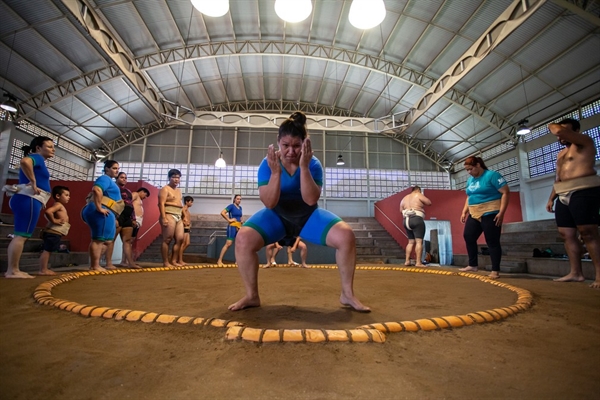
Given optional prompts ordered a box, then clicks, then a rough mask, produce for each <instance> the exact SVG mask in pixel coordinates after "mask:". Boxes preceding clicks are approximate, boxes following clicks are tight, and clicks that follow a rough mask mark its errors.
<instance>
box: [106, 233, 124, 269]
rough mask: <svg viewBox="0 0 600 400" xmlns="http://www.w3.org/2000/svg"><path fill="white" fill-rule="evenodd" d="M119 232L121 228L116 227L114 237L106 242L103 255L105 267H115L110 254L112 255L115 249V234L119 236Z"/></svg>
mask: <svg viewBox="0 0 600 400" xmlns="http://www.w3.org/2000/svg"><path fill="white" fill-rule="evenodd" d="M120 232H121V228H120V227H117V228H116V231H115V237H114V239H113V240H111V241H109V242H106V250H105V252H104V257H105V259H106V266H105V267H104V268H105V269H117V267H115V265H114V264H113V262H112V256H113V251H114V249H115V240H116V239H117V236H119V233H120Z"/></svg>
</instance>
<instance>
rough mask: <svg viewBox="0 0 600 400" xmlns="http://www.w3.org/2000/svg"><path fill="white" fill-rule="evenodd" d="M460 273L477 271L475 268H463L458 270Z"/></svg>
mask: <svg viewBox="0 0 600 400" xmlns="http://www.w3.org/2000/svg"><path fill="white" fill-rule="evenodd" d="M458 270H459V271H460V272H477V271H478V270H479V269H478V268H477V267H471V266H468V267H464V268H459V269H458Z"/></svg>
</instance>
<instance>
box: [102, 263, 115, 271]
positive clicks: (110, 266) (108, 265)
mask: <svg viewBox="0 0 600 400" xmlns="http://www.w3.org/2000/svg"><path fill="white" fill-rule="evenodd" d="M104 269H105V270H111V271H112V270H115V269H117V267H115V266H114V265H112V264H106V267H104Z"/></svg>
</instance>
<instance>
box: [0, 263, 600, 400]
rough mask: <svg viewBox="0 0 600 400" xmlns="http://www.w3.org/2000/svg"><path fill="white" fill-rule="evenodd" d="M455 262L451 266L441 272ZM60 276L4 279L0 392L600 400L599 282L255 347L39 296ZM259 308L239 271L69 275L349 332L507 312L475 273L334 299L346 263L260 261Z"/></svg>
mask: <svg viewBox="0 0 600 400" xmlns="http://www.w3.org/2000/svg"><path fill="white" fill-rule="evenodd" d="M447 270H449V271H456V269H447ZM48 279H50V278H44V277H37V278H35V279H30V280H9V279H0V306H1V307H2V313H1V314H0V324H1V325H0V327H1V329H0V359H1V361H2V373H0V398H1V399H34V398H48V399H127V398H131V399H165V398H168V399H229V398H234V397H235V398H239V399H274V398H275V399H280V398H281V399H283V398H285V399H350V398H363V399H375V398H398V399H434V398H435V399H438V398H448V399H458V398H461V399H481V398H486V399H491V398H493V399H496V398H512V399H559V398H561V399H592V398H594V399H597V398H598V393H600V368H599V363H600V290H593V289H590V288H589V287H588V285H587V284H586V283H556V282H552V281H551V280H548V279H531V278H526V277H520V278H517V277H514V278H509V277H506V276H503V281H504V282H506V283H509V284H511V285H514V286H518V287H520V288H524V289H527V290H529V291H531V292H532V293H533V294H534V299H535V300H534V305H533V307H532V308H531V309H529V310H527V311H525V312H522V313H519V314H518V315H516V316H514V317H509V318H508V319H505V320H503V321H500V322H494V323H487V324H479V325H472V326H468V327H463V328H457V329H447V330H440V331H434V332H417V333H391V334H388V335H387V340H386V342H385V343H383V344H375V343H319V344H306V343H281V344H260V345H259V344H255V343H251V342H245V341H230V340H226V339H225V329H218V328H213V327H195V326H191V325H179V324H175V325H163V324H158V323H152V324H146V323H142V322H123V321H115V320H105V319H102V318H85V317H82V316H79V315H76V314H73V313H70V312H66V311H61V310H58V309H56V308H53V307H49V306H42V305H39V304H37V303H35V302H34V300H33V298H32V293H33V291H34V289H35V288H36V286H37V285H38V284H40V283H42V282H44V281H46V280H48ZM259 281H260V282H259V283H260V287H261V299H262V303H263V306H262V307H260V308H255V309H250V310H244V311H241V312H230V311H228V310H227V305H229V304H230V303H233V302H235V301H236V300H238V299H239V297H241V295H242V293H243V291H242V286H241V281H240V278H239V275H238V271H237V270H236V269H201V270H188V271H168V272H148V273H145V272H144V273H124V274H117V275H107V276H90V277H83V278H80V279H77V280H75V281H72V282H68V283H65V284H62V285H60V286H58V287H56V288H54V290H53V295H54V297H57V298H62V299H68V300H71V301H75V302H78V303H81V304H90V305H92V304H93V305H98V306H109V307H114V308H121V309H133V310H143V311H153V312H159V313H167V314H174V315H179V316H192V317H214V318H222V319H227V320H235V321H239V322H242V323H244V324H246V325H248V326H250V327H255V328H326V329H348V328H354V327H357V326H360V325H364V324H370V323H373V322H387V321H405V320H415V319H419V318H427V317H440V316H447V315H455V314H465V313H469V312H475V311H480V310H486V309H490V308H498V307H505V306H509V305H512V304H513V303H514V302H515V301H516V298H517V295H516V294H515V293H514V292H511V291H509V290H506V289H504V288H499V287H496V286H492V285H490V284H487V283H484V282H481V281H479V280H475V279H468V278H464V277H457V276H443V275H430V274H422V273H408V272H397V271H387V270H384V271H379V270H377V271H357V274H356V281H355V289H356V292H357V294H358V295H359V297H360V299H361V300H362V301H363V302H364V303H365V304H367V305H369V306H371V307H372V308H373V312H372V313H370V314H360V313H356V312H352V311H349V310H346V309H343V308H341V307H340V305H339V303H338V296H339V277H338V272H337V271H336V270H326V269H321V270H317V269H310V270H304V269H299V268H293V269H292V268H274V269H269V270H260V273H259Z"/></svg>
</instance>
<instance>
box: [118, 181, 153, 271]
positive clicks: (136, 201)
mask: <svg viewBox="0 0 600 400" xmlns="http://www.w3.org/2000/svg"><path fill="white" fill-rule="evenodd" d="M148 196H150V191H149V190H148V189H146V188H143V187H142V188H139V189H138V190H136V191H135V192H132V197H133V200H132V201H131V205H132V206H133V213H134V214H135V221H134V223H133V232H132V233H131V242H132V249H131V253H132V254H131V256H132V257H133V258H135V256H134V254H133V253H134V251H133V250H134V249H133V243H135V240H136V238H137V235H138V233H139V232H140V228H141V227H142V223H143V222H144V203H143V201H144V200H145V199H146V198H148ZM126 263H127V255H126V254H125V248H123V256H122V258H121V265H125V264H126Z"/></svg>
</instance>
